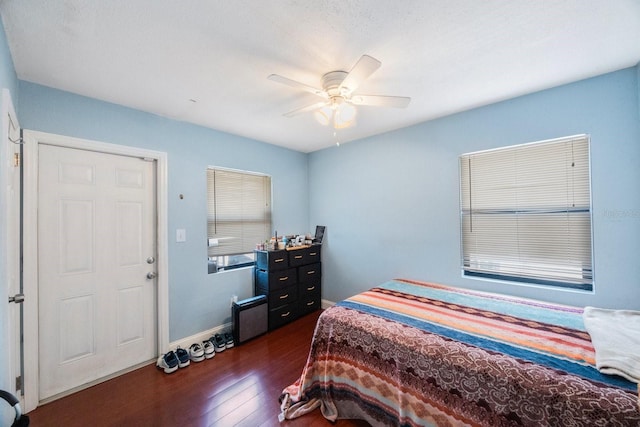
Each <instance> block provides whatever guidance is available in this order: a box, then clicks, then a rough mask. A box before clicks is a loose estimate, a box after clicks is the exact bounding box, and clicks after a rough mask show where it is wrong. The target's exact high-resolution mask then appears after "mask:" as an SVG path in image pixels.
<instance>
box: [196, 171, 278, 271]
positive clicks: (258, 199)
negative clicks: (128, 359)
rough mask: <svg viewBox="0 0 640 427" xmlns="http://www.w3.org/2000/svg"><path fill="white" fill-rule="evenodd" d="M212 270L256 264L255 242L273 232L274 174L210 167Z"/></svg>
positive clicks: (209, 196) (209, 242) (208, 205)
mask: <svg viewBox="0 0 640 427" xmlns="http://www.w3.org/2000/svg"><path fill="white" fill-rule="evenodd" d="M207 235H208V247H209V249H208V251H209V253H208V257H209V273H215V272H217V271H221V270H229V269H233V268H239V267H245V266H248V265H253V263H254V261H255V258H254V252H253V250H254V249H255V247H256V243H260V242H264V241H265V240H268V239H269V238H270V236H271V178H270V177H268V176H266V175H260V174H256V173H251V172H242V171H235V170H229V169H220V168H209V169H207Z"/></svg>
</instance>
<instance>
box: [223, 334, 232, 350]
mask: <svg viewBox="0 0 640 427" xmlns="http://www.w3.org/2000/svg"><path fill="white" fill-rule="evenodd" d="M224 340H225V346H226V347H227V348H232V347H233V335H232V334H231V333H229V332H225V333H224Z"/></svg>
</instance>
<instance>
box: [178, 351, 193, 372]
mask: <svg viewBox="0 0 640 427" xmlns="http://www.w3.org/2000/svg"><path fill="white" fill-rule="evenodd" d="M176 357H177V358H178V366H179V367H181V368H186V367H187V366H189V363H191V361H190V360H189V352H188V351H187V350H185V349H184V348H180V347H178V349H177V350H176Z"/></svg>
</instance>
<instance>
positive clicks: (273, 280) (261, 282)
mask: <svg viewBox="0 0 640 427" xmlns="http://www.w3.org/2000/svg"><path fill="white" fill-rule="evenodd" d="M297 282H298V273H297V271H296V269H295V268H289V269H287V270H274V271H267V270H256V287H257V288H262V289H266V290H269V291H274V290H277V289H282V288H286V287H287V286H291V285H294V284H296V283H297Z"/></svg>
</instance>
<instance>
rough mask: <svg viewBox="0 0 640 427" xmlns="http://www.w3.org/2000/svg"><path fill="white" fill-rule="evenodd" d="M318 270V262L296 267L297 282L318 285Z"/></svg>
mask: <svg viewBox="0 0 640 427" xmlns="http://www.w3.org/2000/svg"><path fill="white" fill-rule="evenodd" d="M320 268H321V264H320V263H319V262H318V263H315V264H309V265H303V266H302V267H298V281H299V282H300V283H309V282H315V283H320V274H321V271H320Z"/></svg>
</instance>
